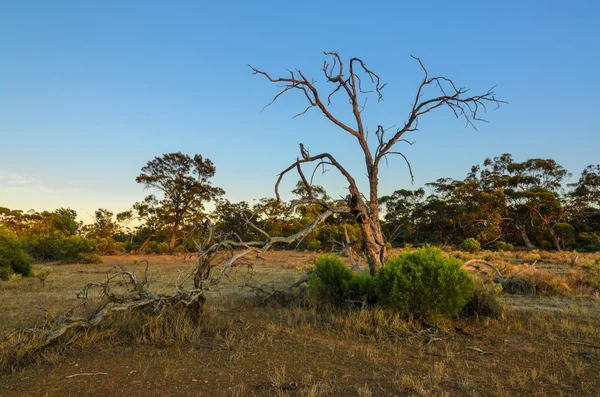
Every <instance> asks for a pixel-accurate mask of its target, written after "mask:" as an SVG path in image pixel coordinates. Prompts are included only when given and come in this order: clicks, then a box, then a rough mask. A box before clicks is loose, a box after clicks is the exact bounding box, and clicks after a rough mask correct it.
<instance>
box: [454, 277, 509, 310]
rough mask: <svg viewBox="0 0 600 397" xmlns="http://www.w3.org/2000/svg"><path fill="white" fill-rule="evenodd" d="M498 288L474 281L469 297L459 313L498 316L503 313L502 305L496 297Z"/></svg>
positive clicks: (498, 291)
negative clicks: (473, 287)
mask: <svg viewBox="0 0 600 397" xmlns="http://www.w3.org/2000/svg"><path fill="white" fill-rule="evenodd" d="M501 290H502V288H501V287H500V289H497V288H494V287H493V286H491V285H486V284H483V283H481V282H476V283H475V289H474V290H473V294H472V295H471V299H469V301H468V302H467V303H466V304H465V306H463V308H462V310H461V314H463V315H467V316H484V317H493V318H498V317H500V316H501V315H502V314H503V313H504V307H503V306H502V303H501V302H500V299H499V298H498V294H499V293H500V291H501Z"/></svg>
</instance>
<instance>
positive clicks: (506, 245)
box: [494, 240, 515, 251]
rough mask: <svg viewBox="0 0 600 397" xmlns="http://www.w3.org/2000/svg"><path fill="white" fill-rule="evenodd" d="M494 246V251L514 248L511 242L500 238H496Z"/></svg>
mask: <svg viewBox="0 0 600 397" xmlns="http://www.w3.org/2000/svg"><path fill="white" fill-rule="evenodd" d="M494 248H495V249H496V251H513V250H514V249H515V247H513V245H512V244H510V243H507V242H506V241H501V240H498V241H496V242H495V243H494Z"/></svg>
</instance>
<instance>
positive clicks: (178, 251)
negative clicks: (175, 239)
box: [173, 244, 186, 254]
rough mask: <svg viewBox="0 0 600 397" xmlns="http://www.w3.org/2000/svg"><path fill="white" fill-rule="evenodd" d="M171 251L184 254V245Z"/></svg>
mask: <svg viewBox="0 0 600 397" xmlns="http://www.w3.org/2000/svg"><path fill="white" fill-rule="evenodd" d="M173 251H174V252H177V253H178V254H184V253H185V252H186V248H185V245H183V244H180V245H176V246H175V248H174V249H173Z"/></svg>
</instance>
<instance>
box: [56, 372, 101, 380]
mask: <svg viewBox="0 0 600 397" xmlns="http://www.w3.org/2000/svg"><path fill="white" fill-rule="evenodd" d="M97 375H108V373H106V372H80V373H78V374H73V375H67V376H65V379H71V378H74V377H76V376H97Z"/></svg>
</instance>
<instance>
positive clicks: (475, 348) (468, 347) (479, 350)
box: [467, 346, 494, 355]
mask: <svg viewBox="0 0 600 397" xmlns="http://www.w3.org/2000/svg"><path fill="white" fill-rule="evenodd" d="M467 349H468V350H473V351H476V352H477V353H479V354H480V355H484V354H494V353H492V352H486V351H484V350H481V349H480V348H478V347H474V346H467Z"/></svg>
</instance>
